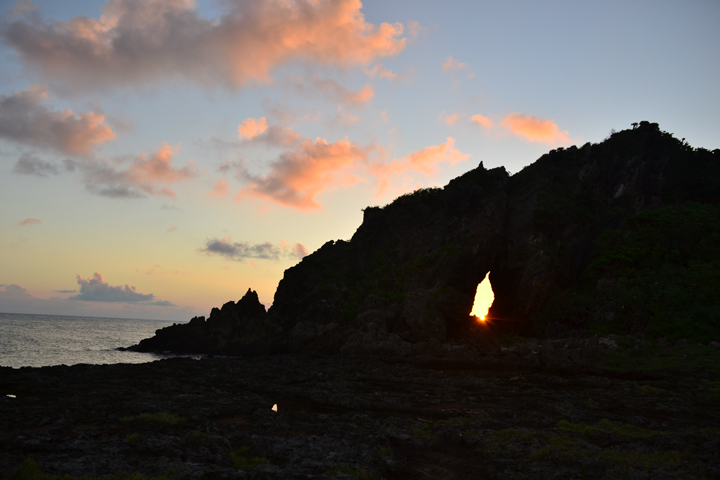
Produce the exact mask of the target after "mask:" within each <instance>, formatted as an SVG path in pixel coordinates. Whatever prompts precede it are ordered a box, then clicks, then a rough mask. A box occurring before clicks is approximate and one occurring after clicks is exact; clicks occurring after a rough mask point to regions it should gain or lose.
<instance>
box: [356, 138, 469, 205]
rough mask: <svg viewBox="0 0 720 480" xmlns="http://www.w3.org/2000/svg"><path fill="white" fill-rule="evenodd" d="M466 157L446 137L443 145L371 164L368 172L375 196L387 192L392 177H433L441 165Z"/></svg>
mask: <svg viewBox="0 0 720 480" xmlns="http://www.w3.org/2000/svg"><path fill="white" fill-rule="evenodd" d="M468 157H470V155H469V154H465V153H462V152H460V151H459V150H458V149H456V148H455V139H454V138H452V137H448V138H447V141H446V142H445V143H441V144H440V145H432V146H430V147H425V148H423V149H422V150H420V151H417V152H413V153H411V154H410V155H408V156H407V157H403V158H400V159H393V160H392V161H391V162H389V163H373V164H371V166H370V168H369V170H370V172H371V173H372V174H373V176H374V177H375V178H376V181H377V185H378V193H377V195H376V196H379V195H382V194H383V193H385V191H387V189H388V188H389V186H390V181H391V179H392V178H393V177H397V176H399V175H402V174H404V173H409V172H419V173H422V174H424V175H428V176H429V175H434V174H435V173H437V172H438V170H439V168H440V165H441V164H443V163H445V164H449V165H455V164H457V163H459V162H463V161H465V160H467V159H468Z"/></svg>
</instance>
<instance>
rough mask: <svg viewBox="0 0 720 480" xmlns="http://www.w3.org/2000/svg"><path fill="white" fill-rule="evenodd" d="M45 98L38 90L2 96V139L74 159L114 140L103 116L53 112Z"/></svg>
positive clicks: (0, 105)
mask: <svg viewBox="0 0 720 480" xmlns="http://www.w3.org/2000/svg"><path fill="white" fill-rule="evenodd" d="M46 98H47V91H46V90H45V89H44V88H42V87H37V86H35V87H32V88H30V89H28V90H22V91H19V92H15V93H14V94H12V95H0V138H4V139H7V140H12V141H14V142H18V143H23V144H26V145H31V146H35V147H40V148H46V149H51V150H56V151H59V152H62V153H66V154H72V155H87V154H89V153H91V152H92V150H93V148H94V147H95V146H97V145H100V144H103V143H106V142H109V141H111V140H114V139H115V132H113V131H112V130H111V129H110V127H108V126H107V125H105V124H104V122H105V117H104V116H103V115H102V114H100V113H96V112H84V113H80V114H76V113H75V112H73V111H72V110H62V111H57V110H51V109H50V108H48V107H46V106H45V105H43V103H42V102H43V101H44V100H45V99H46Z"/></svg>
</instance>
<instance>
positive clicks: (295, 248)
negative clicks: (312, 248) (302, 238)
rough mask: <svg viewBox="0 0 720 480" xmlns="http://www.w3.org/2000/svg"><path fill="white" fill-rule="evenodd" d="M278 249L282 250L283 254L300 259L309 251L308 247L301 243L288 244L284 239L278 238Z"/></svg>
mask: <svg viewBox="0 0 720 480" xmlns="http://www.w3.org/2000/svg"><path fill="white" fill-rule="evenodd" d="M280 250H282V252H283V254H284V255H286V256H288V257H291V258H297V259H298V260H302V259H303V258H305V257H307V256H308V253H309V252H308V249H307V248H306V247H305V245H303V244H302V243H295V244H294V245H290V244H289V243H288V242H286V241H285V240H280Z"/></svg>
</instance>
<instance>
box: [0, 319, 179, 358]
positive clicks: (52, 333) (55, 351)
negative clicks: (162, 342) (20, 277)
mask: <svg viewBox="0 0 720 480" xmlns="http://www.w3.org/2000/svg"><path fill="white" fill-rule="evenodd" d="M172 324H173V322H172V321H167V320H134V319H127V318H92V317H70V316H59V315H23V314H15V313H0V366H3V367H15V368H19V367H45V366H51V365H76V364H79V363H90V364H98V365H99V364H108V363H144V362H152V361H154V360H158V359H159V358H163V357H166V356H167V355H156V354H152V353H140V352H123V351H119V350H117V348H118V347H129V346H130V345H135V344H137V343H138V342H139V341H140V340H142V339H143V338H148V337H152V336H153V335H155V330H157V329H159V328H163V327H166V326H168V325H172Z"/></svg>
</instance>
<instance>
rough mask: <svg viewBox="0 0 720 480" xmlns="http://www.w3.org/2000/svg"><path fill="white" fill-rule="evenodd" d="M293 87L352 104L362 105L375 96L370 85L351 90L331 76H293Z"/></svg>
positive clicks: (304, 92)
mask: <svg viewBox="0 0 720 480" xmlns="http://www.w3.org/2000/svg"><path fill="white" fill-rule="evenodd" d="M293 80H294V82H295V83H294V85H295V88H296V89H297V90H298V91H300V92H301V93H303V94H318V93H319V94H321V95H322V96H323V97H324V98H328V99H330V100H332V101H335V102H339V103H344V104H347V105H352V106H356V107H359V106H364V105H366V104H368V103H369V102H370V100H372V99H373V97H374V96H375V90H374V89H373V87H372V85H370V84H368V85H365V86H364V87H363V88H362V89H360V90H359V91H352V90H349V89H348V88H346V87H344V86H343V85H342V84H341V83H340V82H338V81H337V80H335V79H332V78H320V77H318V76H315V77H312V78H309V79H306V78H302V77H294V78H293Z"/></svg>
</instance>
